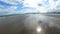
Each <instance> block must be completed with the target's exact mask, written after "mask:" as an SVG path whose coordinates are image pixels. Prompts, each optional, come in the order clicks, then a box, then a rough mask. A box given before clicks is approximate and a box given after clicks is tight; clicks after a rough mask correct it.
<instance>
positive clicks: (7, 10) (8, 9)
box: [0, 6, 17, 12]
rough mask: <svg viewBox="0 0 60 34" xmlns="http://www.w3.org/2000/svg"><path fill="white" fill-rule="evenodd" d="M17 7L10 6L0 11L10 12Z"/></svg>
mask: <svg viewBox="0 0 60 34" xmlns="http://www.w3.org/2000/svg"><path fill="white" fill-rule="evenodd" d="M16 8H17V7H16V6H11V7H9V8H7V9H0V12H11V11H14V10H15V9H16Z"/></svg>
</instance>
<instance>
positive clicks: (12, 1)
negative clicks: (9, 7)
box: [0, 0, 22, 5]
mask: <svg viewBox="0 0 60 34" xmlns="http://www.w3.org/2000/svg"><path fill="white" fill-rule="evenodd" d="M0 1H3V2H5V3H9V4H14V5H16V4H18V3H21V2H22V0H0Z"/></svg>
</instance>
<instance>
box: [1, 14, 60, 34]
mask: <svg viewBox="0 0 60 34" xmlns="http://www.w3.org/2000/svg"><path fill="white" fill-rule="evenodd" d="M38 28H39V30H40V31H37V29H38ZM0 34H60V20H59V19H57V18H50V17H47V16H44V15H35V14H34V15H33V14H29V15H27V14H26V15H25V14H22V15H15V16H5V17H0Z"/></svg>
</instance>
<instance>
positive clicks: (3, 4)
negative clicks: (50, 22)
mask: <svg viewBox="0 0 60 34" xmlns="http://www.w3.org/2000/svg"><path fill="white" fill-rule="evenodd" d="M57 6H60V0H0V14H12V13H24V12H25V13H29V12H41V13H44V12H48V11H50V12H51V11H53V10H59V9H60V7H59V8H57Z"/></svg>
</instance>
